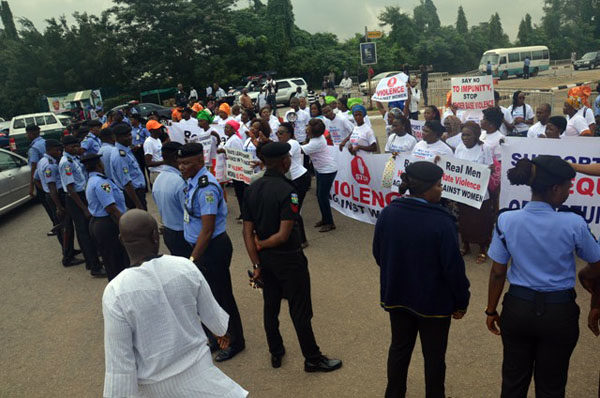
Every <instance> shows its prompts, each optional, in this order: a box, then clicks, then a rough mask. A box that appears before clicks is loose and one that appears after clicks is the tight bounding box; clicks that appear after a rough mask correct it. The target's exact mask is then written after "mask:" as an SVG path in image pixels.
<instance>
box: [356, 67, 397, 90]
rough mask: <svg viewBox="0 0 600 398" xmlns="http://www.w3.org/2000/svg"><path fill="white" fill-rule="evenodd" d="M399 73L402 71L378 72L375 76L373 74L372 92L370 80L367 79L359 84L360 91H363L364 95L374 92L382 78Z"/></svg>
mask: <svg viewBox="0 0 600 398" xmlns="http://www.w3.org/2000/svg"><path fill="white" fill-rule="evenodd" d="M398 73H400V71H390V72H382V73H378V74H376V75H375V76H373V77H372V78H371V92H370V93H369V81H368V80H365V81H364V82H362V83H361V84H360V85H359V86H358V88H359V90H360V92H361V93H363V94H364V95H370V94H373V93H374V92H375V89H376V88H377V85H378V84H379V81H380V80H381V79H385V78H386V77H390V76H394V75H397V74H398Z"/></svg>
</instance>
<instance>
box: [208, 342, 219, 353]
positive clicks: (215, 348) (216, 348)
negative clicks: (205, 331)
mask: <svg viewBox="0 0 600 398" xmlns="http://www.w3.org/2000/svg"><path fill="white" fill-rule="evenodd" d="M207 346H208V348H209V349H210V353H211V354H214V353H215V352H217V351H219V344H217V343H215V344H210V343H208V344H207Z"/></svg>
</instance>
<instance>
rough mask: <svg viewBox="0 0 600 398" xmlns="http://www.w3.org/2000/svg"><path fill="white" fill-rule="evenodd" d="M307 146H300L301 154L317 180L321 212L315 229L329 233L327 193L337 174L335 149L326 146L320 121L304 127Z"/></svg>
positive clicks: (333, 226) (314, 120)
mask: <svg viewBox="0 0 600 398" xmlns="http://www.w3.org/2000/svg"><path fill="white" fill-rule="evenodd" d="M306 133H307V136H308V144H306V145H302V147H301V148H302V152H304V153H305V154H306V155H308V156H310V159H311V161H312V164H313V167H314V168H315V176H316V180H317V202H318V203H319V209H320V210H321V220H320V221H319V222H317V223H316V224H315V227H321V229H320V230H319V232H329V231H331V230H332V229H335V224H334V222H333V214H332V213H331V205H330V204H329V192H330V191H331V186H332V185H333V181H334V180H335V176H336V174H337V164H336V162H335V157H334V154H333V150H335V147H331V146H328V145H327V140H326V139H325V137H324V136H323V134H324V133H325V124H324V123H323V121H322V120H320V119H311V120H310V121H309V122H308V126H307V127H306Z"/></svg>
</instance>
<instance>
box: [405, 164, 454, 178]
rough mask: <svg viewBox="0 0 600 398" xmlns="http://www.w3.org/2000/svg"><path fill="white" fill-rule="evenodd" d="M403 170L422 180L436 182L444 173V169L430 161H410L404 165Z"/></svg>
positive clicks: (410, 175)
mask: <svg viewBox="0 0 600 398" xmlns="http://www.w3.org/2000/svg"><path fill="white" fill-rule="evenodd" d="M404 172H405V173H406V174H407V175H408V176H409V177H411V178H414V179H415V180H419V181H423V182H436V181H438V180H439V179H441V178H442V176H443V175H444V170H442V168H441V167H440V166H438V165H437V164H435V163H431V162H415V163H411V164H409V165H408V166H407V167H406V169H405V170H404Z"/></svg>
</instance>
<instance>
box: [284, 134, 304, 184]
mask: <svg viewBox="0 0 600 398" xmlns="http://www.w3.org/2000/svg"><path fill="white" fill-rule="evenodd" d="M287 143H288V144H290V156H291V158H292V164H291V166H290V175H291V176H292V180H295V179H296V178H298V177H302V176H303V175H304V173H306V168H305V167H304V165H303V164H304V155H303V154H302V150H301V149H300V144H299V143H298V141H296V140H294V139H291V140H289V141H288V142H287Z"/></svg>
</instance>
